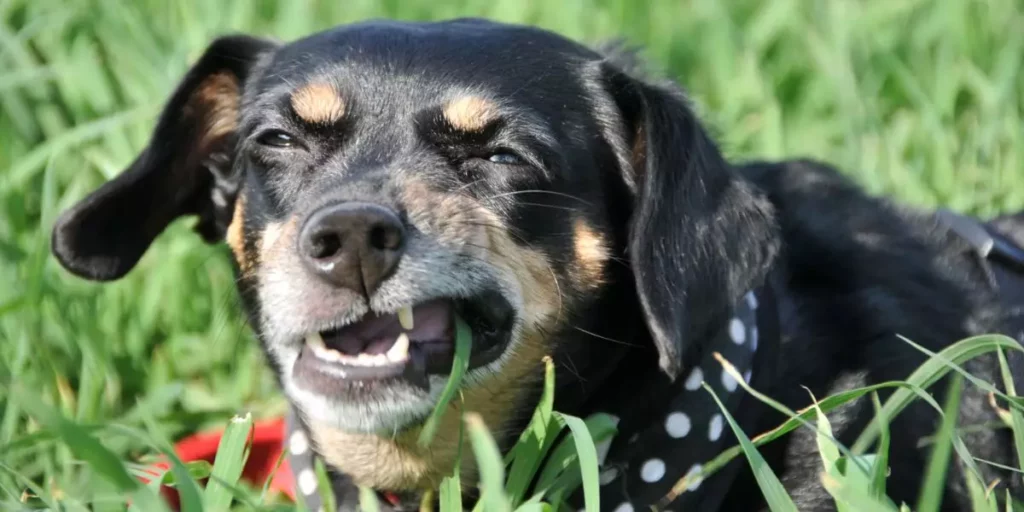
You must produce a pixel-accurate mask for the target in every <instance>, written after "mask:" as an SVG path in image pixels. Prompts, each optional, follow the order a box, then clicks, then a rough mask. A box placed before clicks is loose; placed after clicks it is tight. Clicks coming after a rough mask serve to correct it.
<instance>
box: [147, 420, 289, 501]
mask: <svg viewBox="0 0 1024 512" xmlns="http://www.w3.org/2000/svg"><path fill="white" fill-rule="evenodd" d="M285 428H286V427H285V421H284V418H275V419H272V420H266V421H261V422H256V424H254V425H253V429H252V433H251V435H250V438H249V442H250V445H251V448H250V452H249V459H248V460H247V461H246V463H245V469H243V471H242V479H243V480H245V481H246V482H248V483H249V484H251V485H253V486H257V487H262V486H263V485H264V484H266V482H267V479H272V480H271V482H270V488H269V489H270V493H274V492H280V493H283V494H285V495H286V496H288V497H289V498H291V499H292V500H294V499H295V478H294V476H293V475H292V471H291V467H290V466H289V464H288V459H287V458H285V460H284V461H283V462H282V463H281V465H280V466H279V467H278V468H277V471H276V472H275V471H274V466H275V465H276V464H277V461H278V459H279V458H280V457H281V455H282V453H284V441H285V438H286V436H287V435H288V434H287V432H286V431H285ZM223 434H224V432H223V431H222V430H216V431H212V432H202V433H199V434H195V435H193V436H190V437H187V438H185V439H182V440H181V441H179V442H178V443H177V444H175V445H174V452H175V453H176V454H177V455H178V458H180V459H181V460H182V461H184V462H192V461H198V460H205V461H207V462H209V463H211V464H212V463H213V462H214V459H215V457H216V454H217V446H218V445H219V444H220V439H221V436H222V435H223ZM168 469H170V464H169V463H167V462H158V463H155V464H152V465H150V467H149V469H148V470H147V472H148V473H149V474H151V475H153V478H158V477H159V476H160V475H161V474H163V473H164V471H167V470H168ZM140 480H142V481H143V482H147V483H148V482H149V481H150V480H151V479H150V478H146V477H140ZM160 491H161V493H162V494H163V496H164V498H165V499H166V500H167V502H168V504H169V505H170V506H171V507H172V508H173V509H175V510H177V508H178V506H179V502H178V493H177V492H175V490H174V489H173V488H171V487H167V486H163V487H161V489H160Z"/></svg>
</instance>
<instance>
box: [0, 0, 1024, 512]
mask: <svg viewBox="0 0 1024 512" xmlns="http://www.w3.org/2000/svg"><path fill="white" fill-rule="evenodd" d="M465 15H482V16H488V17H494V18H498V19H502V20H506V21H515V22H525V23H531V24H535V25H540V26H542V27H546V28H550V29H554V30H557V31H559V32H561V33H563V34H565V35H567V36H569V37H572V38H575V39H579V40H586V41H598V40H601V39H604V38H609V37H618V36H624V37H626V38H628V39H629V40H631V41H632V42H635V43H638V44H641V45H644V46H645V47H646V49H647V54H648V56H649V57H650V58H651V60H652V62H653V63H654V64H655V65H657V66H659V67H661V68H663V69H664V70H665V71H666V72H667V73H668V74H670V75H671V76H673V77H674V78H677V79H678V80H679V81H680V83H682V84H683V85H684V86H686V87H687V88H688V90H689V91H690V93H691V95H692V96H693V97H694V99H695V100H696V102H697V103H698V105H699V106H700V110H701V111H702V112H703V114H704V116H705V118H706V120H707V121H708V123H709V124H710V125H711V126H713V127H714V128H715V129H716V132H717V133H718V138H719V140H720V142H721V143H722V144H723V147H724V148H725V150H726V152H727V153H728V154H729V155H730V156H731V157H734V158H737V159H740V158H783V157H796V156H813V157H818V158H822V159H826V160H828V161H830V162H833V163H836V164H838V165H839V166H841V167H842V168H843V169H844V170H845V171H846V172H848V173H849V174H850V175H851V176H852V177H854V178H855V179H856V180H857V181H858V182H859V183H861V184H863V185H864V186H865V187H867V188H868V189H869V190H870V191H872V192H875V193H887V194H892V195H894V196H895V197H897V198H898V199H900V200H902V201H905V202H908V203H911V204H915V205H921V206H937V205H946V206H950V207H952V208H954V209H957V210H960V211H965V212H968V213H974V214H981V215H989V214H994V213H996V212H1000V211H1010V210H1015V209H1021V208H1024V171H1022V169H1024V115H1022V114H1024V113H1022V104H1024V72H1022V70H1021V66H1022V65H1024V64H1022V63H1024V30H1021V29H1020V27H1024V6H1022V5H1021V4H1020V3H1019V2H1016V1H1014V0H949V1H943V2H935V1H926V0H887V1H866V2H834V1H810V0H808V1H804V0H779V1H773V2H760V1H756V0H736V1H731V2H722V1H720V0H684V1H680V0H652V1H649V2H633V1H631V0H573V1H568V2H546V1H541V0H486V1H485V0H443V1H433V0H409V1H404V0H403V1H397V0H385V1H370V0H353V1H346V2H338V1H315V2H314V1H309V0H286V1H284V0H283V1H269V0H256V1H251V0H225V1H223V2H207V1H203V0H182V1H176V2H164V1H158V0H65V1H62V0H32V1H28V0H5V1H4V0H0V19H2V20H3V21H2V23H0V280H2V282H3V283H4V286H0V464H2V466H0V508H11V507H8V506H7V505H12V506H14V505H13V504H15V503H19V500H20V499H21V497H22V492H23V491H25V490H29V491H30V493H31V494H34V495H37V496H39V501H33V503H40V502H41V503H43V504H46V505H48V506H51V507H54V508H56V504H57V502H58V501H59V502H61V503H63V504H64V506H65V507H67V509H68V510H82V507H84V506H86V505H87V504H90V503H92V502H94V501H96V500H100V502H102V501H103V500H114V501H116V499H119V498H120V497H122V496H123V495H124V491H125V490H126V489H122V488H121V487H119V486H118V485H119V484H118V483H117V481H112V480H109V479H108V478H107V476H106V475H107V474H106V473H104V472H103V471H98V470H97V469H96V468H94V467H93V466H92V465H91V464H92V461H91V460H90V459H89V457H87V456H84V455H83V453H82V452H81V448H80V447H79V448H74V447H72V446H71V445H69V444H68V440H69V438H68V437H67V436H66V435H64V436H57V435H56V434H55V433H65V434H66V432H67V430H66V429H67V428H72V431H73V432H76V434H75V435H74V436H72V438H71V439H77V438H79V437H80V436H79V433H85V434H88V436H90V438H92V439H95V440H96V441H97V443H100V445H101V446H103V447H104V448H105V449H106V450H108V451H109V455H107V454H103V452H95V453H100V454H101V455H99V457H101V458H102V459H103V460H109V459H110V458H111V457H113V460H118V461H137V460H138V458H139V457H140V456H142V455H144V454H151V453H153V452H154V448H153V446H154V443H153V442H152V441H151V439H159V440H160V443H157V444H156V445H157V446H163V445H164V444H165V442H166V441H167V440H169V439H175V438H178V437H180V436H182V435H185V434H187V433H190V432H194V431H196V430H199V429H204V428H208V427H223V426H225V425H228V424H229V423H230V421H231V419H232V418H233V417H234V416H236V415H242V416H244V414H245V413H247V412H251V413H252V414H254V415H256V416H257V417H268V416H273V415H278V414H281V413H282V411H283V402H282V399H281V397H280V395H279V393H278V391H277V389H276V385H275V383H274V381H273V379H272V378H271V377H270V375H269V373H268V371H267V369H266V365H265V364H264V362H263V361H262V359H261V356H260V354H259V350H258V348H257V344H256V343H255V341H254V339H253V338H252V335H251V333H250V332H249V330H248V329H247V328H246V327H245V326H244V324H243V321H242V319H241V316H240V314H239V311H238V307H237V304H236V298H235V297H236V295H235V291H234V278H233V275H232V272H231V269H230V267H229V265H228V263H227V262H228V257H227V254H226V251H225V249H224V248H223V247H211V246H205V245H203V244H201V243H200V242H199V241H198V239H197V237H195V236H194V235H193V234H192V233H191V231H190V229H189V228H190V225H189V224H190V223H189V222H187V221H183V222H179V223H176V224H175V225H174V226H172V228H171V229H170V230H169V232H168V233H166V234H165V235H164V236H163V237H161V238H160V240H158V241H157V243H156V244H155V246H154V247H153V248H152V249H151V250H150V251H149V253H148V255H147V256H146V257H145V258H143V260H142V262H141V263H140V265H139V266H138V267H137V268H136V270H135V271H134V272H133V273H132V275H130V276H129V277H127V278H125V279H124V280H121V281H119V282H117V283H113V284H108V285H97V284H95V283H87V282H84V281H81V280H78V279H75V278H71V277H69V276H68V275H67V274H66V273H65V272H64V271H62V270H61V269H59V267H58V266H57V265H56V263H55V262H54V261H53V260H52V257H51V256H50V253H49V247H48V243H49V229H50V226H51V224H52V222H53V220H54V218H55V217H56V215H57V214H58V213H59V212H60V211H61V210H62V209H64V208H66V207H68V206H70V205H71V204H72V203H73V202H74V201H76V200H78V199H80V198H81V197H83V195H84V194H86V193H87V192H88V191H90V190H92V189H93V188H95V187H96V186H97V185H98V184H99V183H101V182H102V181H104V180H107V179H109V178H111V177H112V176H114V175H116V174H117V173H119V172H120V171H121V170H122V169H123V168H124V166H125V165H126V164H127V163H128V162H130V161H131V160H132V159H133V158H134V156H135V155H136V154H137V152H138V151H139V150H140V149H141V148H142V146H143V145H144V144H145V142H146V140H147V138H148V136H149V133H150V130H151V128H152V123H153V119H154V116H155V115H156V114H157V112H158V110H159V108H160V107H161V105H162V102H163V101H164V100H165V99H166V97H167V95H168V94H169V92H170V90H171V89H172V87H173V86H174V85H175V84H176V83H177V81H178V80H179V79H180V78H181V76H182V75H183V73H184V72H185V70H186V69H187V67H188V65H189V64H190V62H191V61H192V60H194V59H195V58H196V57H198V55H199V54H200V53H201V52H202V50H203V49H204V48H205V46H206V44H208V42H209V41H210V40H211V39H212V38H213V37H214V36H215V35H218V34H223V33H227V32H235V31H243V32H251V33H257V34H262V35H268V36H275V37H279V38H283V39H291V38H296V37H300V36H303V35H306V34H308V33H310V32H312V31H314V30H318V29H322V28H327V27H329V26H332V25H335V24H339V23H347V22H353V21H357V20H362V19H366V18H372V17H398V18H403V19H440V18H446V17H453V16H465ZM1011 349H1012V348H1010V347H1006V350H1011ZM971 354H973V353H964V354H959V353H958V355H957V356H956V357H954V356H953V355H950V356H949V357H950V360H952V361H954V362H956V363H957V364H959V363H961V362H962V361H963V360H964V359H963V358H967V357H973V356H974V355H977V354H973V355H971ZM961 355H962V356H963V358H961V357H960V356H961ZM933 361H934V359H933ZM940 363H941V362H940ZM908 382H914V380H913V378H910V379H908ZM932 382H934V381H931V382H925V381H922V382H919V383H917V384H916V385H917V386H918V389H920V388H927V386H928V385H931V384H932ZM964 385H967V386H971V385H975V386H976V385H979V383H978V382H973V381H971V380H970V379H969V378H966V376H965V384H964ZM990 385H993V384H990ZM15 389H19V390H20V391H19V392H18V393H21V394H20V395H19V394H18V393H15V392H14V390H15ZM879 389H882V388H879ZM895 389H896V391H895V392H894V394H893V395H892V397H891V398H890V399H889V400H887V401H886V403H885V404H884V405H883V406H882V408H881V409H880V411H881V412H882V413H883V417H885V418H892V417H893V416H894V413H895V411H896V410H898V409H899V408H902V407H905V405H906V403H909V401H911V400H919V399H922V398H921V397H920V396H919V395H918V394H917V392H916V390H915V389H913V388H909V387H906V386H896V387H895ZM1004 389H1008V390H1009V391H1007V393H1005V394H1006V395H1015V394H1016V392H1015V391H1013V390H1012V389H1011V388H1004ZM849 393H852V394H847V395H843V396H840V397H820V401H819V406H820V407H821V408H822V409H823V410H826V411H827V410H831V409H830V408H834V407H835V406H836V405H837V404H839V403H842V402H843V401H844V400H845V399H847V398H848V397H850V396H853V394H856V393H855V392H849ZM19 396H24V397H26V398H25V399H18V397H19ZM858 396H863V397H865V399H867V398H868V397H870V392H869V391H864V392H863V393H860V395H858ZM894 400H895V401H894ZM1010 402H1011V403H1016V402H1014V401H1012V400H1011V401H1010ZM894 404H896V405H894ZM899 404H902V405H899ZM935 406H936V407H938V409H939V410H942V409H943V404H935ZM546 407H547V410H548V412H547V413H544V414H546V416H544V415H542V416H541V417H540V419H536V421H535V422H534V423H531V427H530V430H529V431H528V433H527V435H525V436H524V440H529V441H528V445H529V448H522V450H523V453H524V455H521V457H522V458H514V459H515V460H511V459H510V464H509V465H505V466H503V467H504V468H505V469H506V471H507V477H506V488H505V493H506V497H507V498H508V499H509V500H510V502H511V504H512V506H514V507H519V506H523V505H525V504H528V503H529V500H530V498H531V497H532V495H531V494H529V490H528V489H527V488H526V482H525V481H524V480H525V479H526V478H527V476H529V475H533V474H535V473H536V472H538V471H539V472H541V475H542V476H543V474H544V473H543V472H544V471H545V468H543V467H540V463H539V462H536V460H539V459H536V458H537V457H539V456H540V454H543V453H551V452H552V451H557V450H559V449H560V447H558V446H554V436H553V434H552V432H551V430H557V429H562V428H564V425H560V426H558V427H557V429H556V428H555V427H552V425H554V423H551V422H553V421H556V418H557V416H556V415H555V411H552V410H550V406H546ZM542 409H543V407H542ZM1008 414H1009V416H1008V419H1009V420H1010V422H1011V423H1013V424H1014V425H1017V424H1019V423H1020V422H1021V417H1020V416H1019V415H1020V412H1019V411H1016V410H1015V409H1011V410H1009V411H1008ZM803 417H804V418H805V419H806V420H808V421H813V415H812V414H811V413H807V412H805V413H803ZM58 419H59V420H58ZM588 420H592V419H588ZM598 423H600V422H599V421H598ZM884 423H885V422H883V421H880V422H876V424H873V425H871V426H870V427H869V428H868V429H867V430H866V431H865V434H864V436H862V438H861V441H859V442H858V443H857V444H855V445H854V446H851V447H849V448H850V451H851V452H852V453H853V454H854V455H853V456H854V457H860V456H863V455H864V454H866V453H867V451H868V449H869V448H870V447H871V446H873V442H874V441H875V440H876V439H878V437H879V435H880V433H883V432H884V427H883V425H884ZM69 425H71V426H72V427H68V426H69ZM798 425H799V422H795V421H794V422H789V423H787V426H788V427H786V428H796V427H797V426H798ZM590 426H591V427H592V428H593V427H595V425H593V424H592V425H590ZM597 426H599V425H597ZM62 429H65V430H62ZM125 429H129V430H131V431H133V432H136V433H137V434H139V435H124V432H125ZM549 429H550V430H549ZM599 430H600V429H596V430H592V433H593V435H594V436H595V437H597V436H599V435H604V434H607V431H606V429H605V430H602V431H599ZM783 430H785V429H783ZM602 432H604V434H602ZM778 432H781V430H777V431H774V433H769V434H762V433H756V432H748V433H747V434H748V435H749V436H751V442H752V443H753V444H754V445H759V444H761V443H763V442H767V440H768V439H773V438H775V437H777V435H776V434H777V433H778ZM938 434H939V435H940V437H941V435H943V434H942V433H938ZM1015 434H1016V435H1018V436H1022V435H1024V432H1022V431H1021V430H1019V429H1016V430H1015ZM146 436H148V439H150V440H147V437H146ZM467 436H468V432H467ZM953 439H954V440H955V437H954V438H953ZM526 442H527V441H523V442H521V446H522V445H523V444H522V443H526ZM89 443H90V444H89V446H93V447H95V446H96V445H95V444H92V443H91V442H89ZM568 446H569V447H568V448H566V450H568V452H569V453H575V451H574V449H573V446H572V445H571V444H570V445H568ZM955 448H956V447H955V446H953V454H952V455H950V456H951V457H962V456H963V454H961V453H960V452H958V451H957V450H956V449H955ZM518 450H520V448H517V451H518ZM91 453H92V452H91ZM741 453H742V451H741V450H740V449H739V448H736V449H735V450H732V451H728V452H727V453H726V454H724V455H727V456H731V457H735V456H738V455H740V454H741ZM840 454H841V455H840V457H848V456H847V455H845V454H843V453H842V452H840ZM716 460H718V459H716ZM83 461H89V462H88V463H87V462H83ZM715 467H716V466H715V463H714V461H712V462H711V463H709V464H705V471H709V470H711V469H714V468H715ZM856 467H859V466H856ZM868 467H869V468H870V467H871V466H870V465H869V466H868ZM200 469H201V468H200ZM847 469H849V468H847ZM576 474H578V473H576ZM968 474H971V472H968ZM872 475H873V473H872ZM840 476H842V475H840ZM869 476H870V475H869ZM829 478H830V479H831V480H827V483H828V485H830V486H832V487H830V490H833V489H835V493H845V492H847V491H849V490H850V489H851V488H850V487H849V486H848V485H849V484H848V482H846V481H845V480H843V478H841V477H836V476H835V475H833V474H832V473H829ZM558 480H559V479H558V476H557V475H553V476H551V482H552V485H554V482H556V481H558ZM869 480H871V479H870V478H869ZM562 482H566V480H562ZM122 483H123V482H122ZM228 483H229V484H230V482H228ZM833 484H834V485H833ZM989 484H990V482H975V481H969V482H968V487H969V489H972V493H974V494H972V496H977V497H978V500H979V501H978V502H979V503H981V502H983V501H985V500H987V499H988V498H991V496H985V494H984V492H983V491H984V489H985V488H986V486H988V485H989ZM232 485H233V484H232ZM560 485H561V484H560ZM140 489H145V488H140ZM131 492H132V493H135V494H132V496H142V494H138V493H144V491H143V490H132V491H131ZM441 495H442V497H444V496H449V497H450V495H451V493H450V492H449V493H447V494H446V493H445V492H444V490H443V489H442V490H441ZM844 495H845V494H844ZM204 497H205V496H204ZM250 498H251V501H253V502H254V503H258V502H259V494H258V493H256V494H254V495H253V496H251V497H250ZM142 499H144V498H136V499H135V503H143V502H142V501H140V500H142ZM985 503H986V506H989V505H990V504H991V503H990V502H987V501H985ZM910 505H913V506H917V504H910ZM18 506H20V505H18ZM96 508H97V509H102V508H103V507H102V506H97V507H96ZM986 510H987V509H986Z"/></svg>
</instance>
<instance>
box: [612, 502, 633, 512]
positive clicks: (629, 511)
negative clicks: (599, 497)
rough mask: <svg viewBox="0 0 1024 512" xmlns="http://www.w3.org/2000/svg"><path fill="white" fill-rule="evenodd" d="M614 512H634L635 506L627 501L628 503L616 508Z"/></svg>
mask: <svg viewBox="0 0 1024 512" xmlns="http://www.w3.org/2000/svg"><path fill="white" fill-rule="evenodd" d="M614 512H633V505H630V504H629V502H628V501H627V502H626V503H623V504H622V505H619V506H617V507H615V511H614Z"/></svg>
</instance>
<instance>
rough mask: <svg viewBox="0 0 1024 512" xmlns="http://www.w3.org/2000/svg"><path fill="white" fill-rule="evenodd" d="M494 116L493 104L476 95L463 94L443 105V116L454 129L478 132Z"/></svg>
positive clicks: (495, 115)
mask: <svg viewBox="0 0 1024 512" xmlns="http://www.w3.org/2000/svg"><path fill="white" fill-rule="evenodd" d="M496 117H497V109H495V107H494V104H493V103H491V102H490V101H488V100H486V99H484V98H480V97H478V96H463V97H461V98H457V99H455V100H452V101H450V102H448V103H447V104H446V105H445V106H444V118H445V119H446V120H448V122H449V123H450V124H451V125H452V127H454V128H455V129H456V130H462V131H466V132H478V131H481V130H483V129H484V128H485V127H486V126H487V123H489V122H491V121H493V120H494V119H495V118H496Z"/></svg>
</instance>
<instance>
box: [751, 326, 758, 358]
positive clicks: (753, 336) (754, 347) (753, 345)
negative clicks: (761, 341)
mask: <svg viewBox="0 0 1024 512" xmlns="http://www.w3.org/2000/svg"><path fill="white" fill-rule="evenodd" d="M750 351H751V352H757V326H756V325H755V326H753V327H751V328H750Z"/></svg>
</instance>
